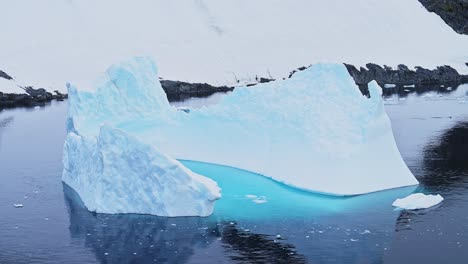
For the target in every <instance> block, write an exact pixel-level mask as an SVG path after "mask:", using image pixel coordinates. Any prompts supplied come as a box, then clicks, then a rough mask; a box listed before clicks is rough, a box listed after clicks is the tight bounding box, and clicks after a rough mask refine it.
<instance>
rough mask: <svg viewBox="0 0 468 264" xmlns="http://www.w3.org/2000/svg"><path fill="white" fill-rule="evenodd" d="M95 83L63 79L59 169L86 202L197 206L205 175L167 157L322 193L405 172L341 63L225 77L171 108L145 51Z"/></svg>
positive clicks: (380, 115)
mask: <svg viewBox="0 0 468 264" xmlns="http://www.w3.org/2000/svg"><path fill="white" fill-rule="evenodd" d="M96 87H97V88H96V90H95V91H89V92H86V91H81V90H80V91H78V90H77V89H75V88H74V87H73V86H70V87H69V97H70V102H69V103H70V106H69V118H68V136H67V140H66V143H65V147H64V174H63V180H64V182H66V183H67V184H68V185H70V186H71V187H72V188H73V189H75V190H76V191H77V193H78V194H79V195H80V196H81V198H82V199H83V201H84V203H85V205H86V206H87V207H88V209H90V210H92V211H97V212H106V213H149V214H157V215H167V216H177V215H208V214H210V213H211V211H212V210H213V202H214V201H215V200H216V199H217V198H219V196H220V195H219V188H218V187H217V185H216V183H214V182H213V181H212V180H210V179H207V178H205V177H203V176H200V175H196V174H194V173H193V172H191V171H190V170H188V169H186V168H185V167H183V166H182V165H181V164H180V163H178V162H177V161H176V160H174V159H173V158H177V159H189V160H197V161H203V162H211V163H217V164H223V165H228V166H233V167H236V168H241V169H245V170H249V171H252V172H256V173H259V174H262V175H265V176H267V177H271V178H273V179H275V180H277V181H280V182H283V183H285V184H288V185H291V186H294V187H297V188H300V189H304V190H309V191H315V192H322V193H327V194H333V195H356V194H364V193H369V192H374V191H379V190H384V189H389V188H396V187H402V186H408V185H414V184H417V183H418V182H417V180H416V179H415V178H414V176H413V175H412V174H411V172H410V171H409V170H408V168H407V167H406V165H405V163H404V162H403V160H402V158H401V156H400V153H399V151H398V149H397V147H396V144H395V141H394V138H393V134H392V130H391V125H390V121H389V119H388V117H387V115H386V113H385V110H384V106H383V103H382V100H381V92H382V91H381V88H380V87H379V86H378V85H377V84H376V83H375V82H374V83H371V84H370V87H369V90H370V95H371V98H370V99H368V98H367V97H364V96H362V95H361V93H360V92H359V89H358V87H357V86H356V85H355V84H354V81H353V79H352V78H351V77H350V76H349V74H348V72H347V70H346V68H345V66H344V65H342V64H317V65H314V66H312V67H310V68H309V69H307V70H305V71H302V72H299V73H297V74H295V75H294V76H293V77H292V78H291V79H287V80H280V81H275V82H270V83H266V84H260V85H257V86H255V87H252V88H248V87H243V88H242V87H241V88H237V89H236V90H235V91H234V92H233V93H231V94H229V95H227V96H225V98H224V99H223V100H222V101H221V102H220V103H219V104H217V105H215V106H212V107H209V108H202V109H198V110H192V111H190V112H189V113H186V112H182V111H176V110H175V109H174V108H173V107H171V106H170V105H169V103H168V101H167V99H166V95H165V94H164V92H163V90H162V88H161V86H160V84H159V82H158V81H157V73H156V67H155V66H154V64H153V63H152V62H151V60H149V59H146V58H135V59H133V60H130V61H127V62H123V63H121V64H119V65H116V66H112V67H111V68H109V69H108V70H107V72H106V75H105V76H104V77H103V78H102V79H101V80H99V81H98V82H97V84H96Z"/></svg>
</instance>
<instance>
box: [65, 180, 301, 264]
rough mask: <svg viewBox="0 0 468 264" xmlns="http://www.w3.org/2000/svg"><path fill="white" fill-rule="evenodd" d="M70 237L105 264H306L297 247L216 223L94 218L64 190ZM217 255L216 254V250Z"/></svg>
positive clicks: (137, 217)
mask: <svg viewBox="0 0 468 264" xmlns="http://www.w3.org/2000/svg"><path fill="white" fill-rule="evenodd" d="M63 191H64V194H65V203H66V206H67V209H68V214H69V218H70V227H69V230H70V234H71V237H72V239H73V240H75V241H77V242H78V243H81V242H82V241H83V242H84V244H85V246H86V247H88V248H90V249H91V250H92V252H93V253H94V254H95V256H96V259H97V260H98V261H99V262H100V263H186V262H193V260H192V256H193V255H194V254H198V253H197V252H204V251H210V246H211V244H213V243H219V244H222V245H220V246H219V247H218V248H219V250H215V251H217V252H210V256H212V257H213V256H215V255H216V254H218V255H219V256H218V257H219V258H222V255H227V256H228V257H229V258H230V259H231V260H234V261H236V262H244V261H246V262H249V263H251V262H256V263H305V258H304V257H303V256H301V255H298V254H296V253H295V249H294V246H292V245H289V244H287V243H283V242H281V241H277V240H275V239H273V238H272V237H271V236H268V235H262V234H255V233H253V232H249V231H246V230H242V229H240V228H238V227H237V224H236V223H234V222H230V221H227V222H226V221H223V222H220V223H217V222H216V220H214V219H212V218H198V217H181V218H167V217H157V216H150V215H128V214H122V215H108V214H96V213H91V212H89V211H88V210H87V209H86V208H85V207H84V205H83V203H82V202H81V200H80V198H79V196H78V195H77V193H76V192H75V191H73V189H71V188H70V187H68V186H67V185H66V184H64V185H63ZM211 251H212V250H211Z"/></svg>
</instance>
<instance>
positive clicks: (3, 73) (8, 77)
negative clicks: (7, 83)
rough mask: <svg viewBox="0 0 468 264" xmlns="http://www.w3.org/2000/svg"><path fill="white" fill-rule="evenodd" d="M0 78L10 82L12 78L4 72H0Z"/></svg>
mask: <svg viewBox="0 0 468 264" xmlns="http://www.w3.org/2000/svg"><path fill="white" fill-rule="evenodd" d="M0 78H5V79H7V80H12V79H13V77H11V76H10V75H8V74H7V73H6V72H4V71H2V70H0Z"/></svg>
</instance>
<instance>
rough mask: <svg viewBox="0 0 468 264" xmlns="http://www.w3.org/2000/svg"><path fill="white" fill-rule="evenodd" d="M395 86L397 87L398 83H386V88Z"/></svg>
mask: <svg viewBox="0 0 468 264" xmlns="http://www.w3.org/2000/svg"><path fill="white" fill-rule="evenodd" d="M395 87H396V84H393V83H386V84H384V88H395Z"/></svg>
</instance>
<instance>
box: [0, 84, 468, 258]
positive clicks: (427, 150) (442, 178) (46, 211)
mask: <svg viewBox="0 0 468 264" xmlns="http://www.w3.org/2000/svg"><path fill="white" fill-rule="evenodd" d="M408 90H410V91H404V90H401V91H396V93H394V92H395V91H391V90H386V91H385V105H386V110H387V112H388V114H389V116H390V118H391V120H392V125H393V130H394V134H395V137H396V141H397V144H398V146H399V149H400V151H401V153H402V155H403V158H404V159H405V161H406V163H407V164H408V166H409V167H410V169H411V171H412V172H413V173H414V174H415V175H416V177H417V178H418V179H419V181H420V182H421V184H420V185H419V186H418V187H409V188H402V189H396V190H390V191H385V192H379V193H374V194H369V195H364V196H358V197H352V198H333V197H327V196H320V195H314V194H311V193H306V192H301V191H297V190H295V189H292V188H288V187H286V186H284V185H281V184H278V183H276V182H274V181H271V180H269V179H267V178H264V177H260V176H258V175H255V174H251V173H248V172H245V171H242V170H237V169H233V168H228V167H221V166H215V165H210V164H203V163H196V162H190V161H184V164H185V165H186V166H188V167H189V168H191V169H192V170H194V171H195V172H198V173H200V174H204V175H206V176H208V177H211V178H213V179H214V180H216V181H217V182H218V184H219V185H220V186H221V187H222V193H223V198H222V199H221V200H219V201H218V202H217V203H216V208H215V212H214V214H213V215H212V216H210V217H207V218H197V217H190V218H163V217H156V216H146V215H105V214H95V213H90V212H88V211H87V210H86V209H85V208H84V207H83V205H82V203H81V201H80V199H79V198H78V197H77V195H76V193H74V192H73V190H71V189H70V188H68V187H67V186H66V185H63V184H62V182H61V171H62V163H61V157H62V146H63V142H64V139H65V126H64V123H65V114H66V104H67V103H66V102H54V103H52V104H51V105H48V106H45V107H42V108H33V109H14V110H4V111H2V112H0V263H251V262H253V263H468V102H467V101H468V85H465V86H460V87H458V88H457V89H454V90H452V91H447V90H446V89H445V88H441V89H439V90H437V91H432V92H429V93H416V92H412V91H411V88H409V89H408ZM222 96H223V95H214V96H212V97H210V98H206V99H193V100H187V101H184V102H178V103H174V105H175V106H178V107H182V106H189V107H194V108H198V107H203V106H204V105H210V104H212V103H216V102H218V101H219V100H220V99H222ZM376 155H378V153H376ZM383 169H384V168H383ZM414 191H423V192H425V193H439V194H441V195H442V196H443V197H444V198H445V200H444V202H443V203H442V204H441V205H439V206H437V207H435V208H431V209H426V210H419V211H401V210H395V209H394V208H392V206H391V203H392V202H393V200H394V199H396V198H400V197H403V196H406V195H408V194H410V193H412V192H414ZM15 203H22V204H23V206H24V207H23V208H15V207H14V206H13V204H15Z"/></svg>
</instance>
